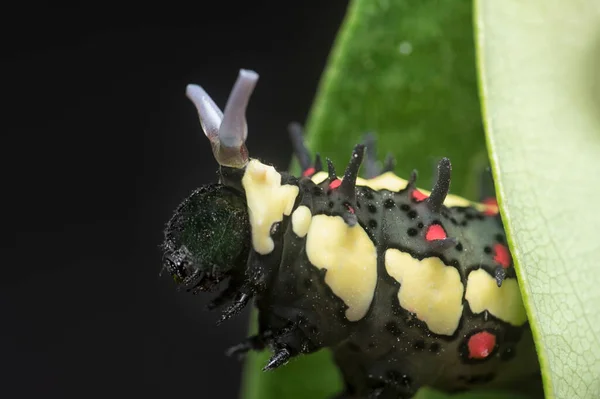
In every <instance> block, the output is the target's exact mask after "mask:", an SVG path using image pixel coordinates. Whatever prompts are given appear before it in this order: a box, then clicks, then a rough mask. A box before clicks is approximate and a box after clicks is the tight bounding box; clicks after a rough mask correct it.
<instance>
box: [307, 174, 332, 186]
mask: <svg viewBox="0 0 600 399" xmlns="http://www.w3.org/2000/svg"><path fill="white" fill-rule="evenodd" d="M328 177H329V175H328V174H327V172H323V171H321V172H317V173H315V174H314V175H313V176H312V177H311V178H310V179H311V180H312V181H313V183H315V184H321V183H323V182H324V181H325V180H327V178H328Z"/></svg>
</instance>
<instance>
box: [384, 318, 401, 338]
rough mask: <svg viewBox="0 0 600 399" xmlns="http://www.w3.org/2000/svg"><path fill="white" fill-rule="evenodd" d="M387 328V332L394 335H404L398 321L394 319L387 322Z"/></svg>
mask: <svg viewBox="0 0 600 399" xmlns="http://www.w3.org/2000/svg"><path fill="white" fill-rule="evenodd" d="M385 329H386V330H387V332H389V333H390V334H392V335H393V336H394V337H399V336H400V335H402V331H401V330H400V327H399V326H398V323H396V322H395V321H393V320H392V321H388V322H387V323H385Z"/></svg>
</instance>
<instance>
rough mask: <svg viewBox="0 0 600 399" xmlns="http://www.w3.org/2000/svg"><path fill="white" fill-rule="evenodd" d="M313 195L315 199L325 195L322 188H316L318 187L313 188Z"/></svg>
mask: <svg viewBox="0 0 600 399" xmlns="http://www.w3.org/2000/svg"><path fill="white" fill-rule="evenodd" d="M312 193H313V195H314V196H315V197H320V196H321V195H323V190H321V187H319V186H316V187H313V189H312Z"/></svg>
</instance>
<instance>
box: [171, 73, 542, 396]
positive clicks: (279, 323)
mask: <svg viewBox="0 0 600 399" xmlns="http://www.w3.org/2000/svg"><path fill="white" fill-rule="evenodd" d="M257 80H258V74H256V73H255V72H253V71H250V70H243V69H242V70H240V72H239V75H238V77H237V80H236V81H235V84H234V86H233V89H232V91H231V94H230V96H229V98H228V100H227V103H226V105H225V111H224V112H222V111H221V109H220V108H219V107H218V106H217V105H216V104H215V103H214V101H213V100H212V99H211V97H210V96H209V95H208V94H207V93H206V92H205V91H204V90H203V89H202V88H201V87H200V86H197V85H188V86H187V88H186V94H187V97H188V98H189V99H190V100H191V101H192V102H193V104H194V105H195V107H196V108H197V111H198V115H199V118H200V123H201V126H202V129H203V131H204V133H205V135H206V137H207V138H208V139H209V141H210V143H211V147H212V152H213V155H214V157H215V159H216V161H217V162H218V164H219V172H218V174H219V182H218V183H214V184H208V185H205V186H202V187H200V188H198V189H196V190H195V191H194V192H193V193H192V194H191V195H190V196H189V197H188V198H187V199H185V200H184V201H183V202H182V203H181V205H179V207H178V208H177V209H176V211H175V213H174V215H173V217H172V218H171V220H170V221H169V222H168V223H167V225H166V229H165V239H164V243H163V245H162V248H163V251H164V254H163V265H164V266H163V267H164V269H166V270H168V272H169V274H170V275H171V276H172V278H173V279H174V281H175V282H176V284H177V286H178V287H179V288H180V289H184V290H187V291H189V292H192V293H193V294H197V293H200V292H210V291H214V290H216V289H217V288H218V287H220V286H221V285H222V283H224V282H225V281H227V286H226V287H225V288H224V290H222V291H221V292H220V293H219V294H218V295H217V296H216V297H215V298H214V299H213V300H212V302H210V304H209V306H208V307H209V309H216V308H223V310H222V313H221V316H220V319H219V320H218V324H220V323H222V322H224V321H225V320H227V319H229V318H231V317H232V316H235V315H236V314H238V313H239V312H240V311H241V310H242V309H243V308H244V307H245V306H246V305H247V304H248V303H249V302H250V301H253V302H254V304H255V306H256V308H257V309H258V334H257V335H255V336H251V337H249V338H247V339H245V340H244V341H242V342H241V343H240V344H238V345H236V346H234V347H233V348H230V349H229V351H228V353H229V354H230V355H234V354H243V353H246V352H248V351H250V350H263V349H266V348H268V349H270V350H272V352H273V355H272V357H271V358H270V360H269V361H268V363H267V364H266V365H265V367H264V370H265V371H268V370H273V369H275V368H277V367H280V366H282V365H284V364H285V363H287V362H288V361H289V360H290V359H292V358H293V357H295V356H298V355H301V354H308V353H312V352H315V351H318V350H320V349H322V348H330V349H331V350H332V353H333V357H334V361H335V363H336V365H337V367H338V368H339V370H340V372H341V375H342V376H343V380H344V384H345V388H344V392H341V393H340V395H339V396H338V398H378V399H384V398H385V399H387V398H401V399H405V398H410V397H412V396H413V395H414V394H415V393H416V392H417V390H418V389H419V388H420V387H423V386H430V387H433V388H437V389H439V390H442V391H446V392H459V391H464V390H471V389H479V388H485V389H488V388H494V389H496V388H507V389H511V388H518V387H520V386H521V385H522V384H523V383H524V382H527V381H529V380H530V379H531V377H532V376H533V375H536V373H539V365H538V362H537V357H536V353H535V348H534V344H533V340H532V336H531V331H530V327H529V323H528V321H527V316H526V313H525V309H524V306H523V302H522V300H521V296H520V292H519V286H518V282H517V279H516V275H515V270H514V267H513V261H512V257H511V254H510V252H509V249H508V247H507V242H506V236H505V233H504V230H503V225H502V220H501V217H500V215H499V213H498V207H497V205H495V204H494V203H493V202H488V203H474V202H471V201H468V200H466V199H464V198H461V197H458V196H454V195H452V194H449V188H450V179H451V163H450V161H449V160H448V159H447V158H443V159H441V160H440V161H439V163H438V165H437V179H436V181H435V184H434V185H433V188H432V189H431V191H425V190H423V189H420V188H418V187H417V186H416V180H417V174H416V172H413V173H412V174H411V176H410V178H409V179H407V180H405V179H401V178H399V177H398V176H396V175H395V174H394V173H393V168H394V161H393V159H391V158H388V159H387V160H386V162H385V163H384V166H383V167H380V166H379V165H380V164H378V163H377V161H376V159H375V156H374V154H375V152H374V147H375V146H374V138H373V136H367V137H366V139H365V142H363V143H361V144H357V145H356V146H355V147H354V150H353V152H352V154H351V157H350V161H349V163H348V165H347V166H346V168H345V170H344V172H343V175H338V174H337V171H336V169H335V167H334V165H333V163H332V162H331V161H330V160H329V159H327V160H326V165H327V168H326V170H325V169H324V168H323V165H322V161H321V158H320V156H319V155H318V154H317V155H316V156H315V158H314V160H313V158H312V156H311V154H310V153H309V151H308V150H307V148H306V146H305V145H304V142H303V133H302V128H301V127H300V126H299V125H298V124H292V125H290V129H289V130H290V135H291V138H292V142H293V147H294V151H295V154H296V156H297V158H298V160H299V164H300V166H301V168H302V170H303V172H302V174H301V176H299V177H296V176H293V175H291V174H288V173H286V172H281V171H277V170H276V169H275V168H274V167H273V166H270V165H268V164H265V163H262V162H261V161H259V160H257V159H253V158H250V157H249V155H248V150H247V148H246V146H245V141H246V137H247V124H246V107H247V104H248V101H249V99H250V97H251V95H252V92H253V91H254V88H255V85H256V83H257ZM363 161H364V164H365V165H364V169H365V176H364V177H359V176H358V174H359V169H360V168H361V165H362V163H363Z"/></svg>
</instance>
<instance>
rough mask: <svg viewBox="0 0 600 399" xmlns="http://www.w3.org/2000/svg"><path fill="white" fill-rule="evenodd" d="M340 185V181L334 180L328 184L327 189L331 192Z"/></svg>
mask: <svg viewBox="0 0 600 399" xmlns="http://www.w3.org/2000/svg"><path fill="white" fill-rule="evenodd" d="M340 184H342V181H341V180H340V179H335V180H334V181H332V182H331V183H329V188H330V189H331V190H333V189H335V188H338V187H339V186H340Z"/></svg>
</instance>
